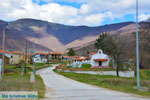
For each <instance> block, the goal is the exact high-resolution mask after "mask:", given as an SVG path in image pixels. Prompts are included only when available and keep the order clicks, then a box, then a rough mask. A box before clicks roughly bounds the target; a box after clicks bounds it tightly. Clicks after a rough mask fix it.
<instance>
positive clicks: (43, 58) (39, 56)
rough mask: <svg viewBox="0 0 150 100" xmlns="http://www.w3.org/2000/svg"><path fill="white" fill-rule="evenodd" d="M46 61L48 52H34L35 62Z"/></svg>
mask: <svg viewBox="0 0 150 100" xmlns="http://www.w3.org/2000/svg"><path fill="white" fill-rule="evenodd" d="M47 61H48V54H46V53H36V54H35V55H34V62H35V63H47Z"/></svg>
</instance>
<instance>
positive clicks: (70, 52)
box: [68, 48, 76, 56]
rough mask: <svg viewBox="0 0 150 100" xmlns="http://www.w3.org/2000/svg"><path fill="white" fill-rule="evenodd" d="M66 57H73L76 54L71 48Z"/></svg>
mask: <svg viewBox="0 0 150 100" xmlns="http://www.w3.org/2000/svg"><path fill="white" fill-rule="evenodd" d="M68 55H69V56H74V55H76V54H75V51H74V50H73V49H72V48H70V49H69V52H68Z"/></svg>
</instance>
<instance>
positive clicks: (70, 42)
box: [0, 18, 134, 51]
mask: <svg viewBox="0 0 150 100" xmlns="http://www.w3.org/2000/svg"><path fill="white" fill-rule="evenodd" d="M5 24H8V25H7V33H8V35H9V38H11V39H12V40H14V41H15V42H17V43H14V44H13V45H16V46H15V47H14V48H16V49H17V48H18V50H20V49H21V48H23V47H24V46H25V43H26V42H27V43H28V44H29V45H30V47H32V43H33V42H34V43H35V44H36V49H37V50H40V51H42V50H43V51H62V50H66V49H68V48H72V47H78V46H82V45H85V44H88V43H90V42H92V41H94V40H96V39H97V38H98V37H99V35H100V34H101V33H103V32H111V33H112V34H114V33H113V32H115V31H116V32H117V31H119V30H120V29H122V28H123V27H126V26H128V25H131V24H134V22H122V23H115V24H109V25H104V26H96V27H89V26H68V25H63V24H58V23H51V22H48V21H42V20H37V19H28V18H27V19H19V20H16V21H11V22H5V21H0V32H1V33H2V30H3V27H6V26H5ZM131 31H132V30H131ZM0 38H2V34H0ZM6 41H7V42H9V39H7V38H6ZM1 42H2V41H1ZM7 42H6V47H7V48H8V49H10V48H9V47H10V46H11V45H12V44H10V43H7ZM17 45H18V47H17ZM11 48H13V47H12V46H11Z"/></svg>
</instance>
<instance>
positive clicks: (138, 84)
mask: <svg viewBox="0 0 150 100" xmlns="http://www.w3.org/2000/svg"><path fill="white" fill-rule="evenodd" d="M138 30H139V27H138V0H136V68H137V88H140V72H139V32H138Z"/></svg>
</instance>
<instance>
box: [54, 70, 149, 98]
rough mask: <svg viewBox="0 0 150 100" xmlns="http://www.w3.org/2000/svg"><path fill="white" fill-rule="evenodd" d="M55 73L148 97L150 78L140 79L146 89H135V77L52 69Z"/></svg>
mask: <svg viewBox="0 0 150 100" xmlns="http://www.w3.org/2000/svg"><path fill="white" fill-rule="evenodd" d="M54 71H55V72H56V73H58V74H60V75H63V76H65V77H68V78H71V79H73V80H76V81H79V82H83V83H87V84H91V85H96V86H99V87H104V88H108V89H112V90H118V91H122V92H127V93H134V94H138V95H141V96H148V97H150V80H141V86H142V87H147V88H148V91H139V90H137V89H135V87H136V79H135V78H124V77H116V76H100V75H90V74H76V73H69V72H61V71H57V70H54Z"/></svg>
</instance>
